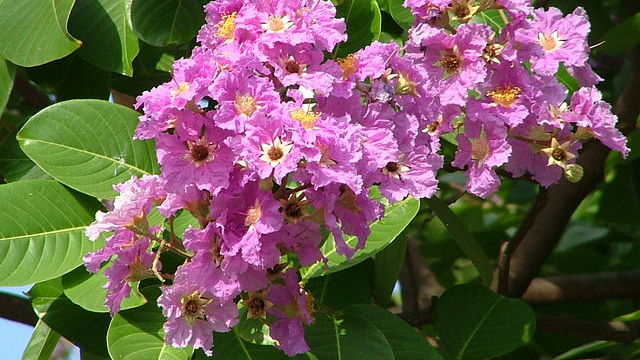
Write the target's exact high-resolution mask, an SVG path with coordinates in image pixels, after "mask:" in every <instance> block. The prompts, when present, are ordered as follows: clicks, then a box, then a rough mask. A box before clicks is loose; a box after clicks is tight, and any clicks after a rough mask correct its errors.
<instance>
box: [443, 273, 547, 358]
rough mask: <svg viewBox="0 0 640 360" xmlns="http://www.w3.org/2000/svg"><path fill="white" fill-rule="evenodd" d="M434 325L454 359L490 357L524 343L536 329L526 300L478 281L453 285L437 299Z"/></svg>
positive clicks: (504, 352)
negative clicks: (470, 283)
mask: <svg viewBox="0 0 640 360" xmlns="http://www.w3.org/2000/svg"><path fill="white" fill-rule="evenodd" d="M434 325H435V328H436V330H437V331H438V335H439V336H440V342H441V343H442V345H443V346H444V347H445V349H446V350H447V352H448V353H449V354H450V355H451V356H452V358H454V359H457V360H482V359H491V358H495V357H497V356H500V355H503V354H506V353H508V352H510V351H512V350H514V349H517V348H518V347H520V346H522V345H525V344H526V343H527V342H529V340H530V339H531V337H532V336H533V333H534V330H535V314H534V313H533V310H531V307H529V305H527V303H525V302H523V301H521V300H518V299H510V298H505V297H504V296H500V295H498V294H496V293H494V292H492V291H491V290H489V289H488V288H486V287H484V286H480V285H458V286H454V287H452V288H450V289H448V290H447V291H445V293H444V294H442V296H441V297H440V298H439V299H438V301H437V302H436V309H435V322H434Z"/></svg>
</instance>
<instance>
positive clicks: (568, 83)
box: [556, 64, 580, 96]
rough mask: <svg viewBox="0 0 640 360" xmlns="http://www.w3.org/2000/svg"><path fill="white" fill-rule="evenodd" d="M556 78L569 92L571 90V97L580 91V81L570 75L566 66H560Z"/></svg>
mask: <svg viewBox="0 0 640 360" xmlns="http://www.w3.org/2000/svg"><path fill="white" fill-rule="evenodd" d="M556 78H557V79H558V81H559V82H560V83H561V84H562V85H564V86H565V87H566V88H567V90H569V96H570V95H571V94H573V93H574V92H576V91H578V89H580V83H579V82H578V80H576V78H574V77H573V76H571V74H569V72H568V71H567V68H566V67H565V66H564V64H560V66H558V72H557V73H556Z"/></svg>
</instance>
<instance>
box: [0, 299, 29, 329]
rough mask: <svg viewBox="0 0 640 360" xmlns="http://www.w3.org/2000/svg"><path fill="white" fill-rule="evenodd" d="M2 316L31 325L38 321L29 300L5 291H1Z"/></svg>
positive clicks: (0, 313)
mask: <svg viewBox="0 0 640 360" xmlns="http://www.w3.org/2000/svg"><path fill="white" fill-rule="evenodd" d="M0 317H1V318H4V319H7V320H11V321H16V322H19V323H22V324H25V325H31V326H35V325H36V323H37V322H38V317H37V316H36V313H35V312H34V311H33V308H32V307H31V304H30V303H29V300H27V299H25V298H22V297H19V296H15V295H11V294H5V293H0Z"/></svg>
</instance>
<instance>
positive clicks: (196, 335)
mask: <svg viewBox="0 0 640 360" xmlns="http://www.w3.org/2000/svg"><path fill="white" fill-rule="evenodd" d="M181 280H182V279H181ZM161 289H162V295H160V297H159V298H158V305H159V306H160V307H161V308H162V314H163V315H164V316H165V317H166V318H167V322H166V323H165V324H164V331H165V341H166V342H167V343H168V344H170V345H171V346H175V347H185V346H189V345H190V346H193V347H194V348H200V349H202V350H204V352H205V353H207V354H209V355H211V354H212V350H211V348H212V347H213V332H214V331H215V332H227V331H229V330H230V329H231V327H232V326H234V325H235V324H236V323H237V322H238V308H237V306H236V304H235V303H234V302H233V301H229V302H220V300H219V299H218V298H216V297H215V296H213V294H211V293H209V292H208V291H207V290H206V289H204V288H203V287H202V285H197V284H196V283H194V282H193V280H192V279H184V281H179V280H178V279H176V281H175V282H174V284H173V285H171V286H162V287H161Z"/></svg>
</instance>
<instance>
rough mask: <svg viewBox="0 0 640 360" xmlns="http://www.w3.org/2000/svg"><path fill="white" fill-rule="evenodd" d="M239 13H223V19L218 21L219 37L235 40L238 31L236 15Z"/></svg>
mask: <svg viewBox="0 0 640 360" xmlns="http://www.w3.org/2000/svg"><path fill="white" fill-rule="evenodd" d="M237 15H238V13H237V12H232V13H231V14H226V15H222V20H220V22H218V24H217V25H216V28H217V29H218V31H217V32H216V36H217V37H219V38H223V39H227V40H229V41H230V40H233V38H234V37H235V31H236V17H237Z"/></svg>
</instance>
